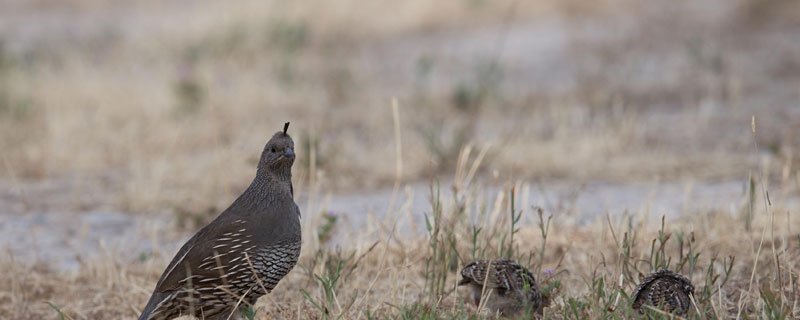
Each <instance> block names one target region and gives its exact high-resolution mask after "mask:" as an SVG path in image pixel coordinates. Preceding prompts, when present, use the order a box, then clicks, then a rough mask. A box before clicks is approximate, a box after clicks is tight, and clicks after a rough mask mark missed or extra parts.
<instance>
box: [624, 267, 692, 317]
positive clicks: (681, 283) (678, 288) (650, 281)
mask: <svg viewBox="0 0 800 320" xmlns="http://www.w3.org/2000/svg"><path fill="white" fill-rule="evenodd" d="M693 295H694V286H693V285H692V283H691V282H690V281H689V279H686V277H684V276H682V275H680V274H677V273H675V272H672V271H669V270H661V271H657V272H655V273H653V274H651V275H649V276H647V277H645V278H644V279H642V281H641V282H640V283H639V286H638V287H637V288H636V292H634V293H633V309H634V310H639V312H643V310H642V306H643V305H650V306H654V307H661V308H662V309H663V310H665V311H667V312H670V313H674V314H677V315H681V316H686V315H687V314H688V313H689V309H690V306H691V304H692V301H691V298H690V296H693Z"/></svg>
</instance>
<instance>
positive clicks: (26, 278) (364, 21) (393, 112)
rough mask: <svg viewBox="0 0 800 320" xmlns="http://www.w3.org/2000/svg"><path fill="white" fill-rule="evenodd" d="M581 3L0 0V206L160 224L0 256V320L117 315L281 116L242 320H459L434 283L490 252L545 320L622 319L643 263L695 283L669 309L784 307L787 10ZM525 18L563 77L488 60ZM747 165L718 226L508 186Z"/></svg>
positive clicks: (717, 312) (792, 297)
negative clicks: (279, 243)
mask: <svg viewBox="0 0 800 320" xmlns="http://www.w3.org/2000/svg"><path fill="white" fill-rule="evenodd" d="M587 3H588V2H586V1H511V0H509V1H492V2H489V1H480V0H476V1H470V0H452V1H450V0H448V1H435V4H434V2H431V1H423V0H419V1H417V0H414V1H403V2H401V3H397V4H392V5H393V6H392V7H389V4H388V3H383V2H372V1H370V2H368V3H366V4H365V3H363V2H356V1H336V2H326V3H325V4H324V5H320V4H319V3H317V2H313V1H293V2H290V3H286V2H282V1H253V2H241V3H239V6H236V7H231V6H227V5H223V4H221V3H216V2H210V1H199V2H197V3H194V5H187V4H183V3H173V4H162V3H161V2H155V1H145V2H139V3H138V4H136V5H131V4H125V3H107V2H103V1H93V0H76V1H68V2H58V3H54V2H49V1H34V2H27V1H20V2H13V1H12V2H6V3H3V4H0V137H2V138H0V150H3V152H2V154H0V162H2V165H0V168H2V170H0V178H2V180H0V182H2V185H3V186H9V188H8V189H10V191H9V192H5V193H2V194H0V196H2V197H0V204H2V205H0V206H3V205H4V204H5V203H9V205H8V206H7V208H8V209H7V211H9V212H8V213H7V214H9V215H15V214H29V213H31V212H50V211H58V212H62V211H63V212H64V213H65V214H80V213H81V212H84V211H90V210H93V209H97V208H105V209H109V210H115V211H122V212H126V213H134V214H146V213H150V214H154V213H159V214H164V215H168V214H175V217H176V219H175V220H176V223H175V224H174V225H170V226H161V227H160V228H159V229H152V230H151V229H148V228H147V227H146V228H144V229H142V230H141V232H140V233H141V234H142V235H143V237H153V239H152V242H153V244H154V248H155V249H154V251H155V252H154V253H153V254H152V255H141V256H134V255H135V254H131V253H130V252H120V251H119V250H115V249H114V248H107V249H105V250H104V251H103V252H102V254H101V255H99V256H94V257H92V258H90V259H89V260H82V261H80V266H79V268H78V269H77V270H76V271H74V272H65V271H63V270H56V269H54V268H52V267H49V266H48V265H47V264H46V263H44V262H43V263H39V264H34V265H30V264H28V263H27V262H20V261H17V260H15V259H14V257H13V256H12V255H10V254H8V255H5V256H4V258H2V259H0V269H2V270H4V272H2V273H0V315H3V316H4V317H6V316H7V317H10V318H14V319H25V318H28V319H39V318H50V317H54V316H57V317H63V318H65V319H69V318H72V319H99V318H102V319H116V318H128V319H129V318H133V317H135V316H136V315H137V314H138V312H139V309H140V308H141V307H142V306H143V305H144V303H145V301H146V299H147V297H148V296H149V294H150V291H151V289H152V286H153V284H154V283H155V281H156V280H157V277H158V275H159V274H160V272H161V271H162V270H163V268H164V265H166V262H167V261H168V260H169V258H171V256H172V254H173V252H172V251H171V250H172V247H171V246H170V245H165V244H164V242H165V241H166V242H170V243H174V242H175V241H178V240H180V239H181V237H183V236H185V235H186V233H187V232H189V230H195V228H196V227H197V225H198V224H201V223H202V222H203V221H206V220H207V219H209V217H211V216H213V215H215V214H216V213H218V212H219V209H221V208H222V207H224V206H225V205H227V204H228V203H229V202H230V200H231V198H233V197H234V196H235V195H236V194H238V193H239V191H241V189H242V188H243V187H244V183H246V182H247V181H249V179H250V177H251V175H252V173H253V172H252V171H253V170H252V168H253V167H254V165H255V161H256V157H257V156H258V150H259V149H260V148H261V147H262V146H263V143H264V141H265V139H266V138H267V137H269V136H270V135H271V134H272V133H273V132H274V131H277V130H278V129H279V128H280V125H281V124H282V123H283V122H284V121H287V120H289V121H292V129H291V130H292V131H293V132H294V134H293V136H294V137H295V140H296V142H297V145H298V149H299V150H298V162H297V165H296V166H295V183H296V184H295V186H296V190H297V193H298V199H300V201H303V202H305V203H307V205H306V207H307V208H308V212H304V215H303V219H304V221H303V223H304V225H303V227H304V239H305V241H304V248H303V253H302V256H301V261H300V263H299V265H298V266H297V267H296V269H295V270H294V271H293V272H292V273H291V274H290V275H289V276H288V277H287V278H286V279H284V280H283V281H282V282H281V284H280V285H279V287H278V288H277V290H276V291H275V292H273V293H272V294H271V295H268V296H267V297H265V298H262V299H261V300H260V301H259V304H258V307H259V309H258V311H257V316H256V318H258V319H262V318H264V319H266V318H313V319H316V318H344V319H354V318H403V319H409V318H465V317H467V316H470V315H473V314H475V310H474V308H472V307H470V306H465V305H464V303H463V301H462V299H461V295H460V294H459V292H458V291H457V290H454V289H455V287H454V286H455V283H456V282H457V271H458V269H459V268H460V267H461V266H463V265H464V264H465V263H467V262H469V261H470V260H471V259H474V258H481V257H498V256H511V257H514V258H517V259H520V260H521V261H523V262H524V264H526V265H529V266H531V267H532V268H533V270H534V271H535V274H536V276H537V279H538V280H539V281H541V282H542V283H543V285H544V287H546V288H548V290H551V291H550V294H551V295H552V298H553V303H552V305H551V306H550V307H549V308H548V309H547V310H546V314H547V315H548V317H553V318H571V319H577V318H581V319H583V318H628V317H631V310H630V308H629V307H628V306H629V297H628V296H627V295H629V294H631V292H632V289H633V288H634V287H635V285H636V282H637V281H638V279H639V277H640V276H641V275H644V274H646V273H648V272H650V271H652V270H654V269H656V268H659V267H663V266H664V263H666V262H665V261H668V263H669V267H670V268H672V269H676V268H677V269H680V271H682V273H684V274H686V275H690V276H691V279H692V280H693V282H694V283H695V286H696V287H697V289H698V293H699V294H698V299H699V300H698V305H697V309H698V310H699V312H700V313H699V314H698V312H694V313H693V314H692V317H694V318H706V317H708V318H737V317H739V316H740V315H741V316H742V317H743V316H747V317H750V318H766V319H781V318H797V317H798V316H800V307H798V306H797V300H798V296H797V284H796V279H797V270H795V269H796V268H797V267H798V266H797V263H798V262H800V238H797V235H796V234H797V230H798V226H797V219H793V217H792V213H794V211H796V210H797V208H796V206H794V207H793V205H795V204H793V203H792V202H791V201H790V200H785V199H791V198H792V197H793V196H794V195H795V194H797V193H798V190H800V173H798V171H797V168H798V165H800V160H799V159H800V158H798V157H797V155H796V153H797V150H798V149H800V139H798V137H800V114H798V113H797V111H796V107H795V106H796V104H797V101H798V98H797V94H796V89H797V87H796V83H798V82H797V81H799V80H800V77H799V76H798V73H797V72H796V70H800V69H798V65H800V63H798V62H797V61H796V57H797V54H796V53H797V52H798V50H800V48H798V45H797V43H800V41H794V40H796V38H797V37H796V36H795V34H798V33H796V32H795V31H796V22H797V20H796V17H795V16H794V15H793V14H791V13H786V12H788V11H789V10H783V9H781V8H785V7H788V8H791V7H792V4H791V3H789V2H788V1H778V2H774V5H775V7H771V6H769V5H763V4H760V3H759V4H757V3H755V2H754V1H738V2H736V3H737V4H746V5H724V6H722V7H723V8H724V9H726V10H727V11H726V10H711V12H712V13H713V14H711V13H709V12H708V11H703V10H700V9H698V8H696V7H692V6H691V4H686V3H683V4H682V5H681V6H676V8H678V9H675V10H672V9H671V8H672V7H671V6H670V10H664V7H663V5H659V4H657V3H655V2H643V3H638V2H637V4H636V5H632V4H631V2H630V1H623V0H620V1H594V2H592V3H593V4H592V5H587ZM687 8H688V9H687ZM731 8H733V9H731ZM730 11H733V13H731V12H730ZM221 12H222V13H224V14H220V13H221ZM559 19H563V20H559ZM43 21H49V22H47V23H44V22H43ZM542 21H544V22H542ZM549 21H550V22H552V21H565V22H555V25H557V26H558V28H556V29H554V30H559V32H565V33H566V35H564V37H563V38H558V39H559V40H558V41H563V42H564V44H563V48H564V51H563V52H562V51H557V53H558V54H557V55H563V56H564V57H563V59H562V60H558V59H553V60H547V59H544V60H542V61H543V63H545V64H546V63H551V62H552V63H555V67H556V69H559V70H562V69H564V70H569V73H568V74H566V75H564V74H561V73H559V72H556V71H553V70H549V69H535V71H536V72H538V71H541V70H545V71H549V72H552V73H553V74H552V77H550V74H545V75H544V76H542V75H540V74H534V75H530V74H526V73H525V72H531V71H530V70H528V69H525V68H521V67H519V65H518V63H519V61H517V60H519V59H520V58H519V57H520V56H522V57H527V55H526V54H527V53H528V51H527V50H528V49H530V50H534V49H537V48H536V47H533V48H527V47H522V49H524V50H521V49H520V48H519V47H517V48H516V49H514V48H515V47H514V43H516V42H524V40H525V38H526V37H529V35H527V34H526V33H525V31H526V30H528V28H532V30H534V31H535V30H538V29H536V28H537V27H536V26H538V24H537V23H540V22H541V23H544V28H547V27H548V26H551V25H550V24H547V23H549ZM597 21H601V22H599V23H598V22H597ZM561 23H563V25H561ZM595 23H597V24H595ZM631 26H632V27H631ZM595 29H596V30H595ZM520 30H521V31H520ZM564 30H566V31H564ZM597 30H600V32H598V31H597ZM515 32H522V35H523V36H521V37H520V36H516V37H515V35H518V34H519V33H515ZM526 35H527V36H526ZM486 38H489V39H491V40H489V41H485V39H486ZM506 38H508V39H512V40H513V41H512V40H507V43H505V44H504V45H505V46H506V50H505V51H502V50H498V51H493V50H484V51H480V50H478V51H476V52H475V56H476V57H468V58H464V57H459V56H458V55H454V54H452V53H450V54H448V53H447V52H448V51H447V50H442V51H437V49H436V48H435V47H436V46H435V45H432V43H434V44H438V43H441V42H444V43H445V44H447V45H443V47H445V48H446V49H447V48H450V49H449V50H456V51H457V50H459V49H463V50H468V48H470V46H469V44H470V43H472V42H477V43H483V44H487V45H495V44H497V43H503V42H502V41H501V40H503V39H506ZM452 39H456V40H452ZM458 39H461V40H458ZM481 39H484V40H481ZM481 41H483V42H481ZM558 41H556V42H558ZM448 45H449V46H452V48H455V49H452V48H451V47H449V46H448ZM419 48H423V49H422V50H418V49H419ZM464 48H467V49H464ZM426 50H430V52H428V51H426ZM431 52H433V53H431ZM442 52H444V53H442ZM487 52H488V54H487ZM535 52H539V51H535ZM543 52H547V51H543ZM459 59H460V60H459ZM522 59H523V60H524V59H525V58H522ZM453 61H455V62H453ZM564 61H566V62H567V63H566V64H559V62H561V63H564ZM525 66H527V65H524V64H523V65H522V67H525ZM648 68H654V69H655V70H656V71H655V72H648V70H650V69H648ZM520 69H522V70H520ZM431 70H433V71H431ZM464 70H468V71H464ZM526 70H527V71H526ZM534 73H535V72H534ZM448 76H449V77H448ZM562 77H564V78H566V79H567V80H564V82H559V81H561V80H563V79H561V78H562ZM551 78H552V79H551ZM559 79H561V80H559ZM392 97H397V98H398V100H397V101H398V105H397V107H394V109H393V107H392V104H391V101H392V100H391V99H392ZM753 115H755V116H756V117H757V118H758V120H759V121H758V123H759V130H758V133H757V134H755V135H753V134H752V133H751V132H749V131H748V127H747V126H748V123H749V121H750V119H751V117H752V116H753ZM754 142H755V144H757V147H755V148H754ZM401 144H402V145H401ZM400 146H402V147H400ZM469 146H472V147H469ZM470 148H471V149H470ZM754 149H755V150H754ZM467 150H470V151H467ZM398 154H402V155H403V156H402V157H401V159H398V158H397V155H398ZM478 154H480V156H478ZM470 155H471V157H469V156H470ZM476 157H477V159H478V160H476ZM398 160H401V161H398ZM754 168H758V170H754ZM440 176H445V177H453V178H452V180H455V183H454V184H453V185H452V186H451V185H446V186H445V185H442V186H441V190H439V188H437V184H436V183H432V186H431V191H432V192H431V194H430V195H416V196H417V197H424V196H430V198H431V207H430V208H429V209H428V210H426V212H412V211H411V209H410V208H411V206H410V205H409V204H408V203H401V201H399V200H397V201H396V199H403V197H401V196H397V194H398V193H401V192H403V190H404V189H403V188H402V187H403V185H404V183H406V182H413V181H419V180H423V179H431V177H434V178H432V180H433V181H436V178H435V177H440ZM748 176H752V177H753V180H751V181H752V182H753V183H751V187H752V190H751V191H752V193H751V194H752V196H750V197H748V195H747V194H745V195H744V196H743V198H742V199H741V201H740V202H737V203H722V204H719V206H718V207H719V208H730V209H729V210H716V209H715V210H703V211H698V212H690V213H689V215H685V216H676V215H669V216H668V218H666V222H665V224H664V226H663V227H662V226H661V225H660V224H659V223H658V222H657V221H659V219H658V218H660V216H658V215H659V214H661V213H651V212H646V211H645V212H609V215H608V216H607V217H604V218H603V219H599V220H597V221H591V222H580V223H579V221H580V220H581V219H580V217H575V216H571V215H570V213H569V212H568V211H566V210H564V211H558V210H556V211H546V212H544V216H543V217H542V216H538V215H537V210H536V209H535V206H538V205H541V204H539V203H528V202H527V200H526V199H524V198H523V199H514V201H511V197H510V195H511V194H512V192H514V191H513V190H516V191H519V190H527V189H528V188H530V186H529V184H528V181H530V180H533V179H535V180H540V181H547V179H568V180H571V181H578V182H580V181H592V180H612V181H648V182H650V181H655V182H659V181H667V180H681V179H687V178H688V179H692V180H697V181H704V180H709V179H710V180H728V179H737V180H743V179H746V178H747V177H748ZM443 180H446V181H450V180H451V179H450V178H444V179H443ZM762 184H763V185H762ZM541 185H544V186H545V188H546V183H541ZM378 186H394V189H393V191H394V192H393V193H394V194H393V196H392V199H391V202H392V205H391V206H390V207H393V208H391V209H390V210H389V211H390V212H389V213H388V214H387V215H386V216H384V217H382V218H375V217H374V216H372V215H368V214H363V215H361V216H357V217H354V218H360V219H365V220H366V221H367V223H366V229H363V230H351V229H352V227H350V226H348V225H346V223H345V222H346V221H345V220H336V218H333V217H331V216H327V215H326V214H325V213H324V212H326V211H325V209H326V208H325V201H324V198H325V196H330V194H332V193H335V192H341V191H342V190H355V191H363V190H370V189H372V188H375V187H378ZM451 187H452V188H451ZM497 190H499V192H497V193H495V191H497ZM766 190H769V191H770V193H771V194H772V197H773V198H772V199H771V202H770V201H767V199H766V197H765V196H764V195H765V192H764V191H766ZM438 192H441V193H438ZM436 194H441V197H440V198H438V200H437V197H436V196H435V195H436ZM524 194H528V193H527V192H524ZM784 200H785V201H784ZM395 202H397V203H395ZM512 203H513V208H515V209H512ZM750 208H753V211H752V212H751V211H750ZM4 214H5V212H4ZM423 214H424V215H425V217H426V218H427V219H429V226H430V228H429V229H428V232H427V233H425V232H423V231H424V229H423V228H422V226H424V225H425V221H424V220H422V219H421V217H422V216H423ZM515 214H520V215H521V218H520V220H519V221H518V224H516V226H517V227H518V228H519V232H518V233H515V234H513V235H512V234H511V233H510V232H509V230H513V229H515V228H514V227H512V225H511V224H512V220H514V218H513V217H514V216H515ZM548 217H552V220H547V219H548ZM748 217H751V218H748ZM186 218H189V219H188V220H189V221H188V222H187V221H186V220H187V219H186ZM540 219H543V220H540ZM547 221H551V222H550V225H549V226H550V227H549V229H547V236H546V237H545V236H544V233H543V229H541V228H540V224H545V223H546V222H547ZM397 229H404V230H405V229H411V230H419V231H420V232H418V233H414V232H411V233H401V232H395V231H396V230H397ZM477 230H480V232H479V233H477V234H476V232H477ZM155 235H159V237H158V238H156V237H155ZM351 235H355V237H353V236H351ZM353 238H355V239H353ZM165 239H166V240H165ZM343 239H348V240H343ZM512 239H513V241H512ZM545 239H546V241H545ZM662 242H663V245H662ZM690 248H691V249H690ZM75 250H76V252H80V251H81V248H75ZM693 253H694V254H699V256H698V258H697V260H694V259H695V258H694V255H692V254H693ZM729 257H735V261H734V263H733V265H732V269H730V274H729V277H727V276H725V275H726V272H725V268H724V265H725V263H726V262H730V261H731V260H730V258H729ZM664 259H667V260H664ZM726 259H727V260H726ZM546 270H553V271H552V272H547V271H546ZM717 276H720V277H719V278H717ZM723 280H725V281H723ZM723 283H724V285H722V284H723ZM303 291H305V292H306V294H305V295H304V294H303ZM48 302H49V303H51V304H48ZM58 310H60V311H58ZM651 316H653V317H657V315H656V314H652V315H651Z"/></svg>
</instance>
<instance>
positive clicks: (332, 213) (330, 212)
mask: <svg viewBox="0 0 800 320" xmlns="http://www.w3.org/2000/svg"><path fill="white" fill-rule="evenodd" d="M326 214H327V215H329V216H331V217H335V216H336V211H333V210H328V212H326Z"/></svg>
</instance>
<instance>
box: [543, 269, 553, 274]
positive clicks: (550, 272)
mask: <svg viewBox="0 0 800 320" xmlns="http://www.w3.org/2000/svg"><path fill="white" fill-rule="evenodd" d="M544 273H545V274H547V275H551V274H553V269H545V270H544Z"/></svg>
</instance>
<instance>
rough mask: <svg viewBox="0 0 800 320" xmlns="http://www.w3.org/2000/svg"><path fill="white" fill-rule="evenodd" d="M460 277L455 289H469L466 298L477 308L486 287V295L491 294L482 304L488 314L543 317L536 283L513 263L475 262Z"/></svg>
mask: <svg viewBox="0 0 800 320" xmlns="http://www.w3.org/2000/svg"><path fill="white" fill-rule="evenodd" d="M487 275H488V276H487ZM461 276H462V279H461V281H460V282H459V283H458V285H459V286H466V287H468V289H469V292H470V296H469V298H470V300H471V302H472V303H474V304H475V305H476V306H478V305H480V303H481V295H482V293H484V286H485V287H486V292H489V291H491V292H490V293H489V296H488V299H487V300H486V301H485V303H484V306H485V307H486V308H487V309H488V310H489V311H490V312H492V313H497V312H499V313H500V315H502V316H506V317H517V316H520V315H521V314H522V312H523V311H529V312H530V313H531V314H532V315H536V316H541V315H542V295H541V294H540V293H539V289H538V287H537V286H536V280H535V278H534V277H533V275H532V274H531V273H530V271H528V269H525V268H523V267H522V266H520V265H519V263H517V262H516V261H512V260H507V259H498V260H493V261H488V260H479V261H474V262H471V263H469V264H467V265H466V266H465V267H464V269H462V270H461Z"/></svg>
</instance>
